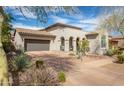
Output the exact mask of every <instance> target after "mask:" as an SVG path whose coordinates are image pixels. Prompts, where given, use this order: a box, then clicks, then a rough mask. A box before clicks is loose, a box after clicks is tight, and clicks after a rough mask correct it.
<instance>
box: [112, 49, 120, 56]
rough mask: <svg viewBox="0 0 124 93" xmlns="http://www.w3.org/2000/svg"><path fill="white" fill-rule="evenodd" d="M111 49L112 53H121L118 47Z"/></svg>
mask: <svg viewBox="0 0 124 93" xmlns="http://www.w3.org/2000/svg"><path fill="white" fill-rule="evenodd" d="M112 51H113V54H114V55H118V54H121V53H122V51H120V50H119V48H114V49H112Z"/></svg>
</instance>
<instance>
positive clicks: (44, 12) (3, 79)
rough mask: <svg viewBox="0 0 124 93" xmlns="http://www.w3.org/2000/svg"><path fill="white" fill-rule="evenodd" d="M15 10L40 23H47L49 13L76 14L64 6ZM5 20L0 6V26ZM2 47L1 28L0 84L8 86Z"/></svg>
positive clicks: (5, 59) (73, 9)
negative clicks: (34, 18) (28, 15)
mask: <svg viewBox="0 0 124 93" xmlns="http://www.w3.org/2000/svg"><path fill="white" fill-rule="evenodd" d="M15 9H17V10H19V12H21V13H22V14H23V16H24V17H25V18H27V17H26V15H25V13H24V12H27V13H29V12H30V13H32V14H33V15H35V16H36V18H37V20H38V21H40V22H41V23H46V22H47V21H48V20H47V19H48V15H49V14H50V13H52V14H54V13H55V14H57V13H59V12H60V11H63V12H64V13H67V14H72V13H76V11H75V8H74V7H71V6H64V7H51V6H46V7H44V6H41V7H40V6H27V7H26V6H24V7H15ZM6 18H7V15H6V12H5V11H4V7H2V6H0V21H1V22H0V26H1V25H2V23H3V22H4V21H5V20H6ZM2 46H3V45H2V42H1V27H0V54H2V55H0V60H1V59H2V61H0V64H2V68H4V72H2V70H1V68H0V84H3V85H4V84H6V85H8V84H9V82H8V74H7V73H8V68H7V58H6V55H5V52H4V49H3V47H2ZM3 64H4V66H3ZM0 66H1V65H0ZM3 74H4V75H3Z"/></svg>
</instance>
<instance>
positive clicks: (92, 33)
mask: <svg viewBox="0 0 124 93" xmlns="http://www.w3.org/2000/svg"><path fill="white" fill-rule="evenodd" d="M97 34H98V32H89V33H87V34H86V36H87V35H97Z"/></svg>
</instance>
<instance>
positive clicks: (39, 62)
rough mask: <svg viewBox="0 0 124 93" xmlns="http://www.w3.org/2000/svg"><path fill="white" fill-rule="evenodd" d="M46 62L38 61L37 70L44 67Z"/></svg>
mask: <svg viewBox="0 0 124 93" xmlns="http://www.w3.org/2000/svg"><path fill="white" fill-rule="evenodd" d="M43 64H44V61H43V60H37V61H36V68H40V67H43Z"/></svg>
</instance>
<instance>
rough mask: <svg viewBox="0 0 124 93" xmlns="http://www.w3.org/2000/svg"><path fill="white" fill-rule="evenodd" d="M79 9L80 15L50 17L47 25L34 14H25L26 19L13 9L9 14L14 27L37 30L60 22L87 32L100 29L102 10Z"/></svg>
mask: <svg viewBox="0 0 124 93" xmlns="http://www.w3.org/2000/svg"><path fill="white" fill-rule="evenodd" d="M78 8H79V10H80V13H79V14H73V15H67V14H63V13H60V14H59V15H48V22H47V23H46V24H42V23H40V22H38V21H37V20H36V17H35V16H34V15H33V14H31V13H27V12H25V15H26V17H27V19H26V18H25V17H24V16H23V15H22V14H21V13H20V12H19V11H17V10H14V9H13V7H11V9H10V8H9V10H7V12H11V13H12V14H13V16H14V20H13V21H12V24H13V26H14V27H20V28H28V29H35V30H37V29H42V28H45V27H47V26H49V25H52V24H54V23H57V22H60V23H65V24H70V25H74V26H77V27H81V28H82V29H83V30H85V31H94V30H95V29H96V28H97V27H98V24H99V20H100V18H99V16H100V13H101V11H102V8H101V7H95V6H83V7H78Z"/></svg>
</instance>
